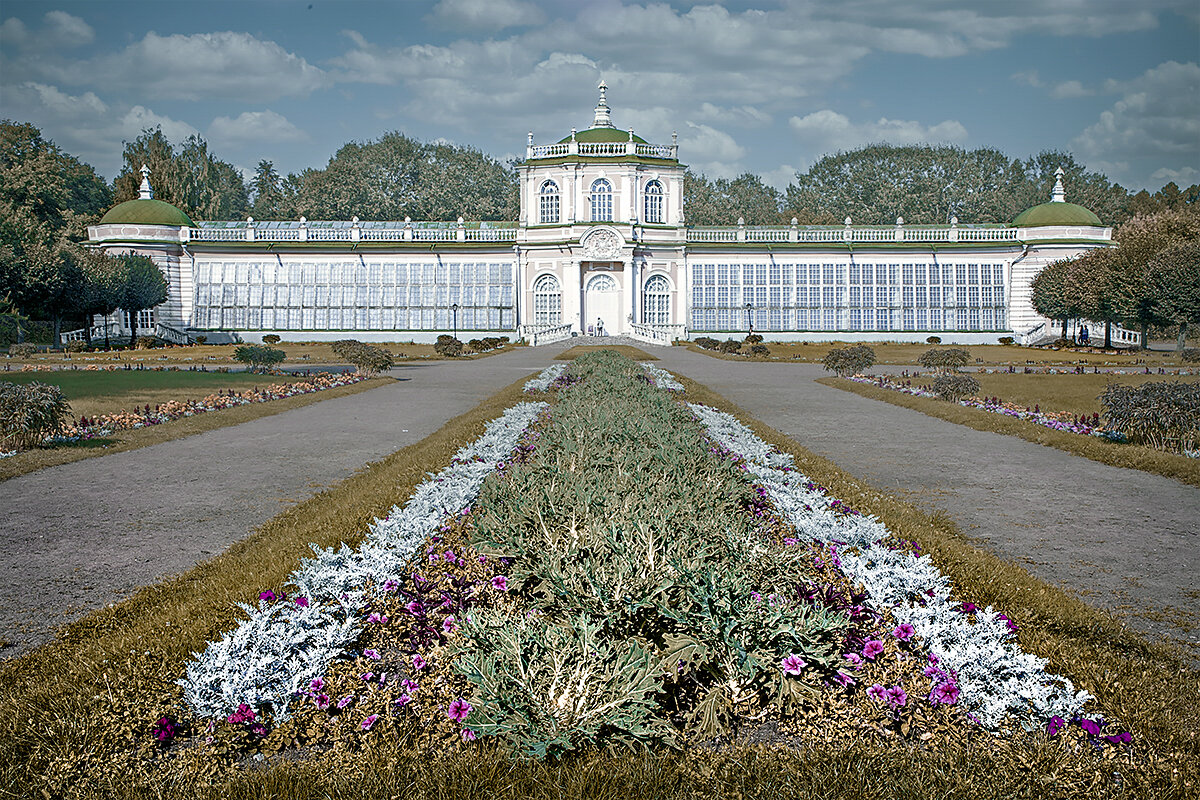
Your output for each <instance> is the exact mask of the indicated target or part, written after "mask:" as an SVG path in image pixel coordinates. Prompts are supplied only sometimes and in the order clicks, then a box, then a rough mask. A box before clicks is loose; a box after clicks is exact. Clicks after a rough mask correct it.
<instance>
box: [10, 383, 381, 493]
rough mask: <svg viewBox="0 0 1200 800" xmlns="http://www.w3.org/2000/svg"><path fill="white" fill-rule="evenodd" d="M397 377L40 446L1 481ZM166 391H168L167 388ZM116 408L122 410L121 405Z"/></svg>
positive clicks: (14, 461) (15, 460)
mask: <svg viewBox="0 0 1200 800" xmlns="http://www.w3.org/2000/svg"><path fill="white" fill-rule="evenodd" d="M270 381H271V379H270V378H266V379H265V380H263V381H260V383H269V382H270ZM394 381H395V378H389V377H378V378H371V379H370V380H365V381H362V382H361V383H354V384H351V385H349V386H339V387H336V388H334V389H325V390H323V391H320V392H313V393H312V394H300V395H296V396H294V397H284V398H282V399H280V400H271V401H269V402H266V403H250V404H249V405H244V406H235V407H234V408H222V409H220V410H218V411H209V412H207V413H204V414H197V415H196V416H194V417H184V418H182V419H177V420H173V421H171V422H167V423H164V424H162V425H153V426H150V427H147V428H137V429H135V430H126V431H117V432H116V433H114V434H113V435H112V436H109V437H106V438H104V439H92V440H90V441H85V442H80V443H78V444H74V445H59V446H57V447H38V448H35V449H33V450H26V451H25V452H23V453H18V454H17V455H15V456H12V457H10V458H4V459H0V481H5V480H8V479H9V478H15V477H16V476H18V475H26V474H28V473H30V472H36V471H37V470H39V469H44V468H46V467H56V466H58V465H59V464H69V463H71V462H72V461H82V460H83V459H85V458H95V457H96V456H106V455H108V454H109V453H123V452H125V451H127V450H137V449H138V448H141V447H149V446H150V445H153V444H160V443H162V442H169V441H171V440H173V439H182V438H184V437H185V436H194V435H195V434H197V433H204V432H205V431H212V430H216V429H217V428H224V427H226V426H229V425H240V424H242V423H243V422H249V421H250V420H254V419H259V418H260V417H269V416H271V415H272V414H280V413H282V412H284V411H290V410H292V409H293V408H302V407H304V406H307V405H311V404H313V403H319V402H321V401H322V400H332V399H334V398H336V397H346V396H347V395H352V394H358V393H359V392H365V391H367V390H368V389H374V388H376V387H378V386H384V385H385V384H389V383H392V382H394ZM163 391H164V392H166V391H167V390H163ZM139 396H141V395H139ZM147 396H148V395H147ZM179 396H180V395H179V393H178V392H175V393H173V394H172V395H171V396H170V397H167V398H165V399H179ZM105 402H109V403H111V401H103V400H100V401H97V402H96V404H97V405H103V404H104V403H105ZM138 402H140V403H142V404H145V403H150V404H151V405H153V404H154V403H155V402H161V400H158V401H156V400H150V399H147V400H145V401H138ZM132 405H134V403H127V404H126V403H124V402H123V401H122V404H121V405H120V407H121V408H129V407H130V406H132ZM87 407H89V406H88V403H86V402H82V401H80V402H72V403H71V409H72V412H73V413H74V412H76V410H77V409H79V408H87ZM117 410H120V408H118V409H117ZM78 413H80V414H83V413H88V412H85V411H79V412H78ZM91 413H95V412H91ZM89 416H90V414H89Z"/></svg>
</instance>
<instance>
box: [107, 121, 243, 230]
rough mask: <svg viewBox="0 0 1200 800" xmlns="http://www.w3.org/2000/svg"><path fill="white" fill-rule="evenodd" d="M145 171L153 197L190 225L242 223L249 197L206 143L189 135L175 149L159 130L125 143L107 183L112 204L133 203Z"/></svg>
mask: <svg viewBox="0 0 1200 800" xmlns="http://www.w3.org/2000/svg"><path fill="white" fill-rule="evenodd" d="M143 164H145V165H146V166H148V167H149V168H150V183H151V185H152V186H153V187H154V197H155V199H156V200H162V201H164V202H167V203H170V204H171V205H173V206H175V207H176V208H178V209H179V210H181V211H183V213H185V214H187V215H188V216H189V217H191V218H192V219H238V218H244V217H245V216H246V212H247V211H248V210H249V208H250V196H249V192H248V191H247V189H246V184H245V182H243V181H242V176H241V173H239V172H238V170H237V168H236V167H234V166H233V165H232V164H230V163H228V162H225V161H221V160H220V159H218V158H216V157H215V156H214V155H212V154H211V153H210V152H209V151H208V143H207V142H205V141H204V139H202V138H201V137H200V136H199V135H197V134H193V135H191V136H189V137H188V138H187V139H185V140H184V141H183V143H182V144H180V145H179V146H178V147H175V146H174V145H172V144H171V142H170V141H169V140H168V139H167V137H166V136H165V135H164V134H163V132H162V129H161V128H154V129H152V130H144V131H142V134H141V136H139V137H137V138H136V139H134V140H133V141H132V142H126V143H125V153H124V164H123V165H122V167H121V172H120V173H119V174H118V175H117V177H116V180H114V181H113V194H114V195H115V197H114V200H115V201H116V202H118V203H120V202H124V201H125V200H134V199H136V198H137V196H138V186H140V185H141V182H142V177H141V168H142V165H143Z"/></svg>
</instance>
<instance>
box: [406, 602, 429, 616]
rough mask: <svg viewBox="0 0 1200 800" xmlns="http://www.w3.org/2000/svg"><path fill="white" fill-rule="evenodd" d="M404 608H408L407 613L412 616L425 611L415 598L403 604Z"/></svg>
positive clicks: (419, 614)
mask: <svg viewBox="0 0 1200 800" xmlns="http://www.w3.org/2000/svg"><path fill="white" fill-rule="evenodd" d="M405 608H406V609H408V613H410V614H412V615H413V616H414V617H419V616H421V614H423V613H425V607H424V606H423V605H421V604H420V602H418V601H416V600H413V601H412V602H410V603H409V604H408V605H406V606H405Z"/></svg>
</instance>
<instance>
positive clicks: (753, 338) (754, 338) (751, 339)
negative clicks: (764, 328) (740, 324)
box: [742, 333, 763, 344]
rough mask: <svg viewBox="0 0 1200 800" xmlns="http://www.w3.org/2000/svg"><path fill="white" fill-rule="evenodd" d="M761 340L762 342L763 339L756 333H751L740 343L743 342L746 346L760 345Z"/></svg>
mask: <svg viewBox="0 0 1200 800" xmlns="http://www.w3.org/2000/svg"><path fill="white" fill-rule="evenodd" d="M762 340H763V337H762V336H761V335H759V334H757V333H751V334H749V335H748V336H747V337H746V338H745V339H743V340H742V341H743V342H745V343H746V344H761V343H762Z"/></svg>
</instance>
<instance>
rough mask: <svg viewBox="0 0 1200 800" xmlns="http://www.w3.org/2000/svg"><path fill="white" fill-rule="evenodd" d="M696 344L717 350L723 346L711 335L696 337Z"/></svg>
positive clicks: (706, 348)
mask: <svg viewBox="0 0 1200 800" xmlns="http://www.w3.org/2000/svg"><path fill="white" fill-rule="evenodd" d="M696 344H698V345H699V346H700V347H703V348H704V349H705V350H716V349H718V348H719V347H720V346H721V343H720V342H718V341H717V340H716V339H714V338H712V337H711V336H698V337H696Z"/></svg>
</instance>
